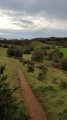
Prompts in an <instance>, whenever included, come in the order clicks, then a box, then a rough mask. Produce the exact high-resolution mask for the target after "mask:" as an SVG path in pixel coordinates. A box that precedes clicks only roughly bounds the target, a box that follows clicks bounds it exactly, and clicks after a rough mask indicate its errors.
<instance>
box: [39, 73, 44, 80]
mask: <svg viewBox="0 0 67 120" xmlns="http://www.w3.org/2000/svg"><path fill="white" fill-rule="evenodd" d="M43 79H44V75H43V73H41V72H40V73H39V74H38V80H40V81H43Z"/></svg>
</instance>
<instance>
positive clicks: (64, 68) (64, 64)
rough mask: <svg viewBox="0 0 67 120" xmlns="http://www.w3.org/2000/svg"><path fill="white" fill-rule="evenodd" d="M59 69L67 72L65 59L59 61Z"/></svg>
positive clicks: (66, 60) (66, 59)
mask: <svg viewBox="0 0 67 120" xmlns="http://www.w3.org/2000/svg"><path fill="white" fill-rule="evenodd" d="M61 69H63V70H65V71H67V58H64V59H62V60H61Z"/></svg>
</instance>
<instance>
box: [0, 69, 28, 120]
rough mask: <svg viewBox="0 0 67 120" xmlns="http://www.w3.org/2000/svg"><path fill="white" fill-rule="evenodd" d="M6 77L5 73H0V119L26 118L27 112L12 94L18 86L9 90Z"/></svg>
mask: <svg viewBox="0 0 67 120" xmlns="http://www.w3.org/2000/svg"><path fill="white" fill-rule="evenodd" d="M0 68H1V67H0ZM4 69H5V67H4ZM3 72H4V70H3ZM6 79H7V75H3V74H0V120H28V116H27V114H26V113H25V111H24V110H23V109H21V108H20V103H18V102H17V100H16V98H15V97H14V95H13V93H14V92H15V91H16V90H17V89H18V87H16V88H14V89H13V90H11V89H10V86H9V84H8V83H7V82H6Z"/></svg>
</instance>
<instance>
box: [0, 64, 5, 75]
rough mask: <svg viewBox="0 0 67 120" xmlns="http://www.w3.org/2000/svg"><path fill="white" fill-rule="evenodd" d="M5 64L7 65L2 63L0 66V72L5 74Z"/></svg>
mask: <svg viewBox="0 0 67 120" xmlns="http://www.w3.org/2000/svg"><path fill="white" fill-rule="evenodd" d="M5 66H6V65H1V66H0V74H3V72H4V70H5Z"/></svg>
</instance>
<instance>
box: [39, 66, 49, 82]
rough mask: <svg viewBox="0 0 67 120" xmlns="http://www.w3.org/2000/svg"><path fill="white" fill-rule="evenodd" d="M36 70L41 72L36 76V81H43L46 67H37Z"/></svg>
mask: <svg viewBox="0 0 67 120" xmlns="http://www.w3.org/2000/svg"><path fill="white" fill-rule="evenodd" d="M38 69H40V70H41V72H40V73H39V74H38V79H39V80H43V79H44V78H45V77H46V74H47V71H48V69H47V67H46V66H44V65H40V66H38Z"/></svg>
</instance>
